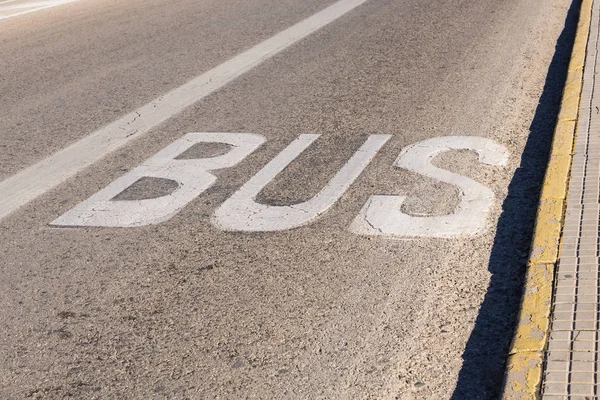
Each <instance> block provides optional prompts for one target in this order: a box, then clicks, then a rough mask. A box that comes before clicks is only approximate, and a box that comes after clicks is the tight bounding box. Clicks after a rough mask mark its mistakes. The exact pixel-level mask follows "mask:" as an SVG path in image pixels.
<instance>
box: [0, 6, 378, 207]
mask: <svg viewBox="0 0 600 400" xmlns="http://www.w3.org/2000/svg"><path fill="white" fill-rule="evenodd" d="M366 1H367V0H341V1H338V2H337V3H334V4H332V5H331V6H329V7H327V8H325V9H323V10H322V11H319V12H318V13H316V14H314V15H312V16H310V17H308V18H306V19H304V20H303V21H301V22H299V23H297V24H296V25H293V26H291V27H289V28H287V29H286V30H284V31H282V32H280V33H278V34H276V35H275V36H273V37H271V38H269V39H267V40H265V41H263V42H262V43H259V44H258V45H256V46H254V47H252V48H251V49H249V50H246V51H245V52H243V53H241V54H239V55H237V56H235V57H233V58H232V59H230V60H229V61H226V62H224V63H223V64H221V65H219V66H218V67H216V68H213V69H211V70H210V71H208V72H206V73H204V74H202V75H200V76H198V77H196V78H194V79H192V80H191V81H189V82H188V83H186V84H184V85H183V86H180V87H178V88H177V89H174V90H172V91H170V92H169V93H167V94H165V95H163V96H160V97H159V98H157V99H155V100H152V101H151V102H150V103H148V104H146V105H144V106H142V107H140V108H138V109H137V110H135V111H133V112H131V113H129V114H127V115H125V116H124V117H122V118H120V119H118V120H117V121H114V122H112V123H111V124H109V125H107V126H105V127H103V128H101V129H99V130H97V131H95V132H93V133H91V134H90V135H88V136H86V137H84V138H83V139H80V140H79V141H77V142H75V143H73V144H71V145H70V146H68V147H66V148H64V149H63V150H60V151H58V152H56V153H54V154H53V155H51V156H50V157H48V158H45V159H44V160H42V161H40V162H38V163H36V164H34V165H32V166H30V167H28V168H26V169H24V170H23V171H21V172H19V173H17V174H15V175H13V176H11V177H10V178H8V179H6V180H4V181H3V182H0V218H4V217H6V216H7V215H9V214H11V213H12V212H14V211H15V210H17V209H18V208H19V207H22V206H23V205H25V204H27V203H29V202H30V201H32V200H33V199H35V198H36V197H38V196H40V195H42V194H44V193H45V192H47V191H48V190H50V189H52V188H54V187H56V186H57V185H59V184H60V183H62V182H64V181H65V180H66V179H68V178H70V177H72V176H74V175H75V174H77V173H78V172H80V171H81V170H83V169H84V168H86V167H88V166H90V165H91V164H93V163H94V162H96V161H98V160H100V159H101V158H102V157H104V156H106V155H107V154H109V153H111V152H113V151H115V150H116V149H118V148H120V147H123V146H124V145H125V144H127V143H129V142H130V141H132V140H134V139H136V138H139V137H140V136H142V135H144V134H146V133H148V132H149V131H150V130H151V129H152V128H154V127H156V126H157V125H159V124H160V123H162V122H164V121H166V120H168V119H169V118H171V117H172V116H174V115H175V114H178V113H179V112H181V111H183V110H184V109H185V108H187V107H189V106H191V105H192V104H194V103H196V102H198V101H199V100H201V99H203V98H204V97H206V96H208V95H209V94H211V93H213V92H215V91H216V90H218V89H220V88H222V87H223V86H225V85H226V84H227V83H229V82H231V81H232V80H234V79H236V78H238V77H239V76H241V75H243V74H244V73H246V72H248V71H249V70H251V69H252V68H254V67H256V66H257V65H259V64H261V63H262V62H264V61H265V60H268V59H269V58H271V57H273V56H274V55H276V54H277V53H279V52H281V51H283V50H285V49H286V48H288V47H289V46H291V45H292V44H294V43H296V42H297V41H299V40H301V39H303V38H305V37H307V36H308V35H310V34H311V33H313V32H315V31H317V30H319V29H321V28H322V27H324V26H326V25H327V24H329V23H331V22H333V21H335V20H336V19H338V18H339V17H341V16H342V15H344V14H346V13H347V12H349V11H351V10H353V9H354V8H356V7H358V6H360V5H361V4H363V3H365V2H366Z"/></svg>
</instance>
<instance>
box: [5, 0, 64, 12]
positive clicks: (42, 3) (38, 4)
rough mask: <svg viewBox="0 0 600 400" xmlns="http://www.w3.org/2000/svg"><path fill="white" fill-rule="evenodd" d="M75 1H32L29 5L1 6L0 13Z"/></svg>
mask: <svg viewBox="0 0 600 400" xmlns="http://www.w3.org/2000/svg"><path fill="white" fill-rule="evenodd" d="M72 1H75V0H54V1H34V2H29V3H21V4H16V5H11V6H2V7H0V11H11V10H21V9H23V8H33V7H48V6H55V5H59V4H64V3H70V2H72Z"/></svg>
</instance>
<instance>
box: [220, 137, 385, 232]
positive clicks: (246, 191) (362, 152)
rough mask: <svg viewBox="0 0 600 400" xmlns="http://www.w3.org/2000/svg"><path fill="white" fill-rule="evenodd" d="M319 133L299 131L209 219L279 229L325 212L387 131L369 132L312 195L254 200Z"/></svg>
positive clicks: (241, 227)
mask: <svg viewBox="0 0 600 400" xmlns="http://www.w3.org/2000/svg"><path fill="white" fill-rule="evenodd" d="M318 137H319V135H300V137H299V138H298V139H296V140H295V141H294V142H292V143H291V144H290V145H289V146H288V147H287V148H285V149H284V150H283V151H282V152H281V153H279V155H278V156H277V157H275V158H274V159H273V160H271V162H269V163H268V164H267V165H266V166H265V167H264V168H263V169H262V170H260V171H259V172H258V173H257V174H256V175H254V177H252V178H251V179H250V180H249V181H248V182H247V183H246V184H245V185H244V186H242V187H241V188H240V190H238V191H237V192H235V193H234V194H233V196H231V197H230V198H229V199H228V200H226V201H225V203H223V204H222V205H221V207H219V208H218V209H217V211H216V212H215V214H214V218H213V223H214V224H215V225H216V226H218V227H219V228H221V229H226V230H233V231H281V230H285V229H291V228H295V227H298V226H301V225H305V224H307V223H309V222H310V221H312V220H314V219H316V218H317V217H318V216H320V215H322V214H323V213H325V212H326V211H327V210H328V209H329V208H330V207H331V206H332V205H333V204H334V203H335V202H336V201H337V200H338V199H339V198H340V197H341V196H342V195H343V194H344V192H346V190H348V188H349V187H350V185H351V184H352V182H354V181H355V180H356V178H358V176H359V175H360V173H361V172H362V171H363V170H364V169H365V167H366V166H367V165H368V164H369V163H370V162H371V160H372V159H373V157H375V155H376V154H377V152H378V151H379V149H381V147H382V146H383V145H384V144H385V143H386V142H387V141H388V140H389V139H390V137H391V136H389V135H372V136H370V137H369V138H368V139H367V140H366V142H365V143H364V144H363V145H362V146H361V148H360V149H358V151H357V152H356V153H355V154H354V155H353V156H352V158H350V160H349V161H348V162H347V163H346V165H344V166H343V167H342V169H341V170H339V171H338V173H337V174H336V175H335V176H334V177H333V178H332V179H331V181H329V183H328V184H327V185H326V186H325V187H324V188H323V189H322V190H321V191H320V192H319V193H318V194H317V195H316V196H315V197H313V198H312V199H310V200H308V201H305V202H304V203H300V204H294V205H290V206H269V205H265V204H260V203H257V202H256V201H255V198H256V196H257V195H258V194H259V193H260V192H261V190H262V189H263V188H264V187H265V186H266V185H267V184H268V183H269V182H270V181H272V180H273V179H274V178H275V176H277V174H279V173H280V172H281V171H283V169H284V168H285V167H286V166H288V165H289V164H290V163H291V162H292V161H293V160H294V159H296V157H298V156H299V155H300V154H301V153H302V152H303V151H304V150H305V149H306V148H307V147H308V146H310V145H311V143H312V142H314V141H315V140H316V139H317V138H318Z"/></svg>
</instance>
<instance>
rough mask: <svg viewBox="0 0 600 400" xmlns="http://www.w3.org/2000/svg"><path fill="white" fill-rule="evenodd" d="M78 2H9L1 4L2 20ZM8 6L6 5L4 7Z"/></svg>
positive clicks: (52, 0) (0, 18) (9, 0)
mask: <svg viewBox="0 0 600 400" xmlns="http://www.w3.org/2000/svg"><path fill="white" fill-rule="evenodd" d="M75 1H78V0H49V1H25V2H23V1H19V0H8V1H4V2H0V20H2V19H7V18H13V17H16V16H19V15H24V14H29V13H32V12H36V11H40V10H45V9H47V8H51V7H56V6H60V5H62V4H67V3H73V2H75ZM3 4H6V5H3Z"/></svg>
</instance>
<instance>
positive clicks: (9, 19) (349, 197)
mask: <svg viewBox="0 0 600 400" xmlns="http://www.w3.org/2000/svg"><path fill="white" fill-rule="evenodd" d="M63 3H64V4H63ZM577 7H578V3H577V2H575V3H574V4H573V5H572V4H571V3H570V1H568V0H546V1H538V0H504V1H497V0H397V1H392V0H342V1H340V2H338V3H336V2H335V1H333V0H304V1H299V0H277V1H275V0H251V1H242V0H225V1H223V0H200V1H198V0H169V1H167V0H144V1H142V0H128V1H124V0H79V1H46V2H33V1H23V0H13V1H0V116H1V118H0V181H1V182H0V216H1V217H2V218H1V219H0V244H1V246H0V398H1V399H22V398H34V399H64V398H77V399H243V398H249V399H250V398H251V399H444V398H451V397H453V398H456V399H484V398H493V397H494V396H496V395H497V394H498V390H499V387H500V385H501V380H502V370H503V363H504V357H505V356H506V350H507V346H508V344H509V342H510V338H511V335H512V330H511V329H512V326H513V325H514V318H515V311H516V307H518V301H519V294H520V293H519V289H520V283H521V275H522V272H523V265H524V262H525V259H526V255H527V246H528V241H529V240H530V239H529V237H528V234H529V233H530V231H531V221H532V218H533V216H534V214H535V204H536V196H537V193H538V190H539V182H540V180H541V177H542V176H543V166H544V163H545V157H547V151H548V144H549V142H550V135H551V133H552V132H551V129H552V124H553V118H554V116H555V114H554V113H555V111H556V107H557V104H558V100H559V95H560V82H561V80H560V79H561V71H563V70H564V66H565V65H566V62H568V56H569V55H568V51H567V50H568V45H569V40H570V37H572V33H573V32H572V27H573V23H574V22H573V21H575V22H576V10H577ZM569 8H570V9H571V11H570V12H569ZM565 21H566V22H565ZM565 23H566V25H565ZM557 44H558V46H557ZM565 49H566V50H565ZM536 121H537V122H536ZM511 182H512V183H511ZM515 199H516V200H515ZM503 205H504V206H503ZM503 210H504V211H503Z"/></svg>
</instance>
